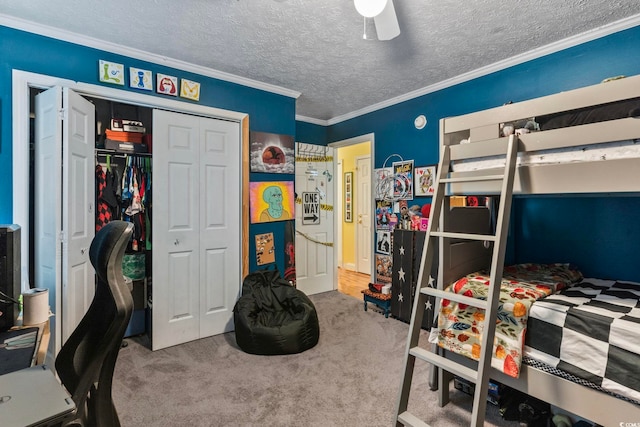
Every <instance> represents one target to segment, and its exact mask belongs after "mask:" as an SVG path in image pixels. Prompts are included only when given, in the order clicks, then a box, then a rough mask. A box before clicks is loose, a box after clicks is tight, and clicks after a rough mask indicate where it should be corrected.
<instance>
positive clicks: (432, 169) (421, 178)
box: [415, 165, 436, 196]
mask: <svg viewBox="0 0 640 427" xmlns="http://www.w3.org/2000/svg"><path fill="white" fill-rule="evenodd" d="M415 172H416V191H415V194H416V196H433V192H434V191H435V187H434V186H433V184H434V183H435V180H436V166H435V165H433V166H425V167H421V168H416V171H415Z"/></svg>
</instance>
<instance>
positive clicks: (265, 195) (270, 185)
mask: <svg viewBox="0 0 640 427" xmlns="http://www.w3.org/2000/svg"><path fill="white" fill-rule="evenodd" d="M294 209H295V195H294V192H293V181H267V182H250V183H249V212H250V217H251V223H252V224H255V223H259V222H272V221H285V220H289V219H293V213H294Z"/></svg>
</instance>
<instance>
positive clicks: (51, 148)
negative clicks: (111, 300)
mask: <svg viewBox="0 0 640 427" xmlns="http://www.w3.org/2000/svg"><path fill="white" fill-rule="evenodd" d="M35 111H36V127H35V132H36V140H35V224H34V228H35V230H34V231H35V236H36V238H35V283H33V284H32V285H35V286H36V287H40V288H47V289H48V290H49V304H50V306H51V309H52V311H53V312H54V314H55V316H54V317H52V318H51V321H52V323H51V328H52V331H53V340H52V342H53V349H54V357H55V354H57V352H58V351H59V350H60V348H61V346H62V344H63V343H64V342H65V341H66V339H67V338H68V337H69V335H71V333H72V332H73V330H74V329H75V328H76V326H77V325H78V323H79V322H80V320H81V319H82V317H83V316H84V314H85V313H86V311H87V309H88V308H89V305H90V304H91V300H92V299H93V295H94V293H95V279H94V271H93V267H92V266H91V262H90V260H89V246H90V245H91V240H92V239H93V236H94V234H95V212H94V205H95V170H94V163H93V160H94V152H95V151H94V150H95V137H96V131H95V108H94V106H93V104H92V103H91V102H89V101H87V100H86V99H84V98H83V97H82V96H80V95H78V94H77V93H75V92H73V91H72V90H70V89H68V88H61V87H53V88H51V89H49V90H47V91H45V92H42V93H40V94H39V95H37V96H36V110H35Z"/></svg>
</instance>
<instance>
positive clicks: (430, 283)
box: [429, 276, 435, 288]
mask: <svg viewBox="0 0 640 427" xmlns="http://www.w3.org/2000/svg"><path fill="white" fill-rule="evenodd" d="M434 280H435V279H434V278H433V277H432V276H429V287H430V288H433V282H434Z"/></svg>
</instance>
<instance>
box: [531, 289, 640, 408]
mask: <svg viewBox="0 0 640 427" xmlns="http://www.w3.org/2000/svg"><path fill="white" fill-rule="evenodd" d="M639 337H640V284H639V283H633V282H624V281H613V280H600V279H584V280H583V281H582V282H580V283H578V284H576V285H574V286H573V287H571V288H567V289H564V290H562V291H560V292H559V293H557V294H554V295H550V296H548V297H546V298H544V299H542V300H540V301H537V302H536V303H535V304H533V305H532V306H531V309H530V311H529V319H528V323H527V333H526V339H525V347H524V354H525V355H526V356H528V357H529V358H531V359H534V360H537V361H540V362H542V363H544V364H546V365H549V366H551V367H554V368H557V369H560V370H562V371H565V372H568V373H569V374H572V375H574V376H576V377H578V378H582V379H584V380H586V381H588V382H591V383H593V384H595V385H597V386H599V387H601V388H602V389H604V390H606V391H608V392H610V393H613V394H615V395H620V396H623V397H626V398H628V399H631V400H634V401H640V339H639Z"/></svg>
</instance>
